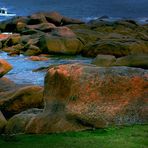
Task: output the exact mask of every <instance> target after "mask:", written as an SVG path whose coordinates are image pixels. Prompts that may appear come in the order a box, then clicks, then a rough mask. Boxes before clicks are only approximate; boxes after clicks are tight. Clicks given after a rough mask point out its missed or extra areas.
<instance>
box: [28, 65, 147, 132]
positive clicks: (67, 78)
mask: <svg viewBox="0 0 148 148" xmlns="http://www.w3.org/2000/svg"><path fill="white" fill-rule="evenodd" d="M147 79H148V71H147V70H143V69H138V68H129V67H111V68H100V67H95V66H92V65H82V64H67V65H60V66H57V67H53V68H51V69H50V70H49V71H48V73H47V75H46V77H45V90H44V100H45V109H44V112H43V113H42V115H39V116H36V117H35V118H34V119H32V120H31V121H30V122H29V123H28V125H27V128H26V132H27V133H50V132H64V131H76V130H84V129H88V128H100V127H108V126H111V125H131V124H138V123H140V124H141V123H147V121H148V120H147V119H148V118H147V111H148V110H147V95H148V94H147V92H148V89H147V88H148V87H147V86H148V82H147Z"/></svg>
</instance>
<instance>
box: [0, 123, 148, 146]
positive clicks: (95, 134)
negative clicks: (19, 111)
mask: <svg viewBox="0 0 148 148" xmlns="http://www.w3.org/2000/svg"><path fill="white" fill-rule="evenodd" d="M0 148H148V125H134V126H130V127H118V128H117V127H116V128H113V127H112V128H108V129H97V130H94V131H84V132H67V133H61V134H46V135H17V136H15V137H12V138H10V139H9V140H8V139H6V137H2V136H1V138H0Z"/></svg>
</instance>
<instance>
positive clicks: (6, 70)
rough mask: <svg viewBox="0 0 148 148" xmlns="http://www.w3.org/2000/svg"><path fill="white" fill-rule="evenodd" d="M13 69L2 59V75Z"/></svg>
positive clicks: (0, 67)
mask: <svg viewBox="0 0 148 148" xmlns="http://www.w3.org/2000/svg"><path fill="white" fill-rule="evenodd" d="M11 69H12V66H11V65H10V64H9V63H8V62H7V61H5V60H2V59H0V77H2V76H3V75H5V74H6V73H7V72H9V71H10V70H11Z"/></svg>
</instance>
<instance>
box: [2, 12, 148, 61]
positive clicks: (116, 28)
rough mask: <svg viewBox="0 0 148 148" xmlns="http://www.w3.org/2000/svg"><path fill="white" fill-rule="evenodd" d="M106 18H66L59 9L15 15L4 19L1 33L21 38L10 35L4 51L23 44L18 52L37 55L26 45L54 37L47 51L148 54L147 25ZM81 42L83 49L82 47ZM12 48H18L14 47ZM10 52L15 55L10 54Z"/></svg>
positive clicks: (3, 43)
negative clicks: (26, 15) (56, 10)
mask: <svg viewBox="0 0 148 148" xmlns="http://www.w3.org/2000/svg"><path fill="white" fill-rule="evenodd" d="M104 18H106V16H105V17H102V19H97V20H93V21H90V22H89V23H84V22H82V21H80V20H77V19H71V18H67V17H64V16H62V15H61V14H59V13H57V12H47V13H35V14H32V15H31V16H28V17H15V18H13V19H11V20H7V21H4V22H1V23H0V29H1V31H2V32H13V34H14V33H19V34H20V35H18V37H13V35H11V36H12V37H13V40H12V39H9V40H7V39H5V40H4V41H3V42H2V45H1V48H2V50H3V49H5V48H7V47H13V48H14V45H16V44H20V45H22V48H20V49H19V50H20V51H19V50H17V54H19V53H23V54H26V55H28V56H30V55H31V56H32V55H37V54H36V53H35V52H33V53H32V52H31V54H30V49H29V46H27V45H28V44H30V45H31V46H32V45H33V46H38V48H39V49H42V48H41V47H42V43H41V42H42V41H41V38H45V37H47V36H48V40H49V39H50V40H51V42H49V43H48V46H47V47H46V46H45V47H46V53H48V54H50V53H52V54H57V53H58V54H61V53H63V54H82V55H83V56H88V57H96V56H97V55H98V54H107V55H114V56H115V57H117V58H118V57H122V56H127V55H130V54H148V43H147V41H148V35H147V32H148V27H147V25H139V24H138V23H136V22H135V21H133V20H118V21H114V22H110V21H107V20H105V19H104ZM3 38H5V37H3ZM30 40H32V41H30ZM27 41H29V43H28V42H27ZM61 42H62V43H61ZM69 42H70V43H71V44H70V43H69ZM26 44H27V45H26ZM80 44H81V48H79V46H80ZM23 47H24V48H23ZM48 47H50V49H49V48H48ZM54 47H55V48H54ZM27 50H29V51H28V52H27ZM55 50H56V51H55ZM13 51H16V50H15V48H14V49H13ZM31 51H32V50H31ZM47 51H48V52H47ZM26 52H27V53H26ZM40 52H41V53H45V49H44V48H43V49H42V50H41V51H40ZM10 55H14V54H13V53H10Z"/></svg>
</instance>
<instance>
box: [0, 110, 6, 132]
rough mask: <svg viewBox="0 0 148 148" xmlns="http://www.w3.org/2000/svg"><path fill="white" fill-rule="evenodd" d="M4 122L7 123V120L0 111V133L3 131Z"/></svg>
mask: <svg viewBox="0 0 148 148" xmlns="http://www.w3.org/2000/svg"><path fill="white" fill-rule="evenodd" d="M6 124H7V121H6V119H5V117H4V116H3V114H2V112H1V111H0V134H1V133H2V132H3V130H4V127H5V126H6Z"/></svg>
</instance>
